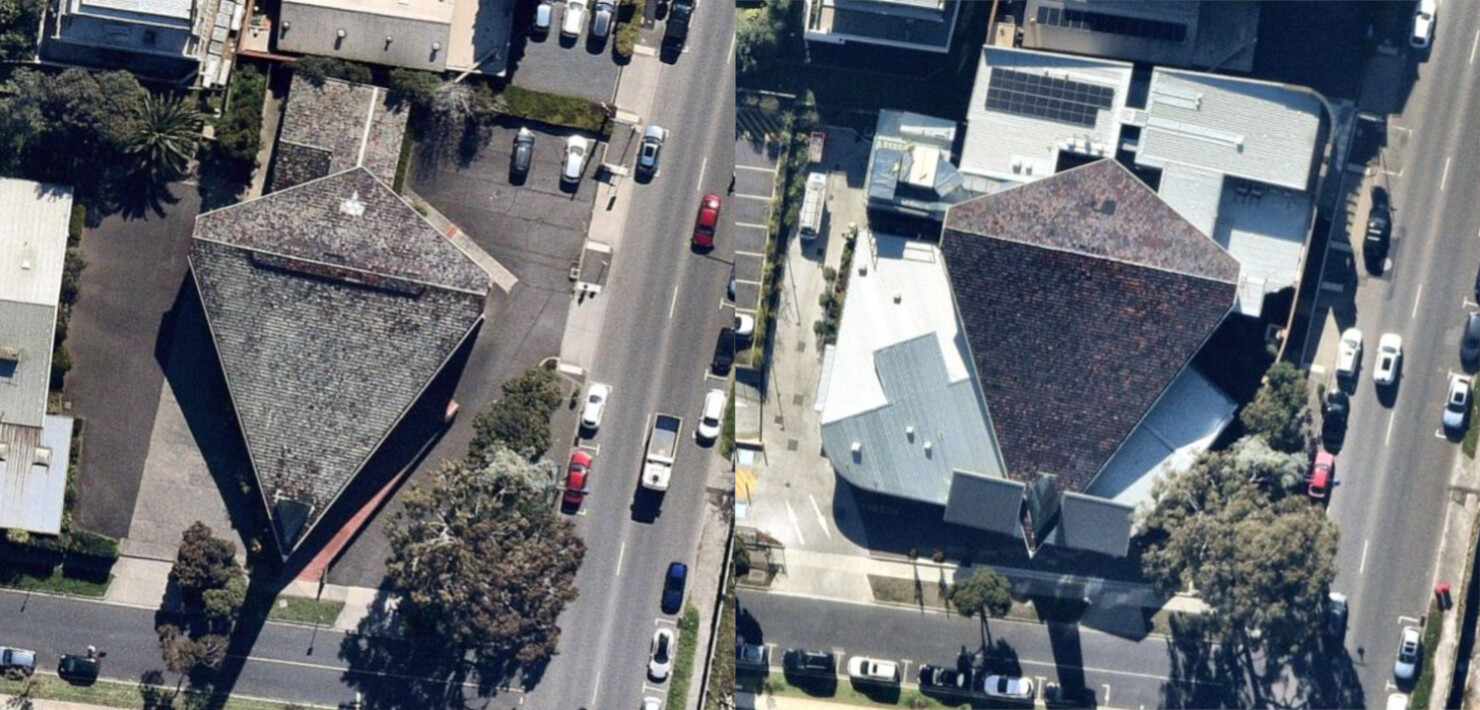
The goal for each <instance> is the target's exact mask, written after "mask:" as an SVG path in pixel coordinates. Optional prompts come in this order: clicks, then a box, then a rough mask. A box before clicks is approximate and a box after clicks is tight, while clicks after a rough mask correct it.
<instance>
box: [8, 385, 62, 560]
mask: <svg viewBox="0 0 1480 710" xmlns="http://www.w3.org/2000/svg"><path fill="white" fill-rule="evenodd" d="M71 456H72V417H69V416H66V415H58V414H48V415H46V417H45V419H44V421H43V423H42V424H41V425H40V426H39V427H33V426H17V425H14V424H4V423H0V528H6V529H19V530H27V531H30V532H34V533H43V534H46V535H56V534H58V533H60V532H61V531H62V509H63V508H64V507H65V505H64V503H65V502H66V497H67V466H68V463H69V462H70V461H71V460H72V458H71Z"/></svg>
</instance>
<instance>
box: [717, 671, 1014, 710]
mask: <svg viewBox="0 0 1480 710" xmlns="http://www.w3.org/2000/svg"><path fill="white" fill-rule="evenodd" d="M737 684H738V685H739V686H740V687H742V688H745V689H747V690H750V691H752V692H754V693H756V694H757V695H760V694H765V695H772V696H780V697H783V698H805V699H807V700H820V701H823V702H828V703H837V704H838V705H839V706H840V707H842V706H848V707H871V708H920V709H922V710H925V709H928V708H992V707H999V706H998V705H996V704H992V703H991V702H990V701H988V700H987V699H985V698H954V697H949V696H944V695H936V694H932V695H926V694H924V693H921V692H920V691H919V690H917V689H914V688H904V687H892V688H880V689H878V690H873V691H870V692H867V693H865V692H863V691H861V690H859V689H858V688H857V687H854V685H853V684H852V683H851V682H849V681H848V680H847V679H839V681H838V683H837V688H836V689H834V690H833V691H832V692H831V694H827V695H818V694H817V693H816V691H815V690H808V689H803V688H799V687H796V686H793V685H791V684H789V683H787V682H786V680H785V679H783V678H780V677H767V678H766V679H764V680H759V679H750V678H747V679H742V680H740V681H737ZM1018 707H1022V706H1018Z"/></svg>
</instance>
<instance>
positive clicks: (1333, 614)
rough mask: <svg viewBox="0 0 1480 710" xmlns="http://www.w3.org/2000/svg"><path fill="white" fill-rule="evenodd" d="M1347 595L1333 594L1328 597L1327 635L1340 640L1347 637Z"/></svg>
mask: <svg viewBox="0 0 1480 710" xmlns="http://www.w3.org/2000/svg"><path fill="white" fill-rule="evenodd" d="M1347 611H1348V609H1347V606H1346V595H1345V594H1337V593H1336V592H1331V593H1330V594H1329V595H1328V596H1327V597H1326V635H1327V636H1330V637H1331V638H1334V639H1340V638H1341V637H1343V636H1345V635H1346V616H1347Z"/></svg>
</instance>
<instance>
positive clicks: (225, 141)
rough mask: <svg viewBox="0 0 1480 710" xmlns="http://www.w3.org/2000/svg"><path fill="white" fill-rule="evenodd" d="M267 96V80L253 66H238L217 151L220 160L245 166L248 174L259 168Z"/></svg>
mask: <svg viewBox="0 0 1480 710" xmlns="http://www.w3.org/2000/svg"><path fill="white" fill-rule="evenodd" d="M266 96H267V77H266V76H263V74H262V72H261V71H258V69H257V68H256V67H254V66H252V65H250V64H248V65H245V66H242V67H239V68H238V69H237V72H236V77H235V78H234V79H232V87H231V101H230V103H228V104H227V105H226V114H225V115H224V116H222V117H221V120H220V122H218V123H217V124H216V143H215V146H214V148H213V150H214V151H217V152H219V154H220V157H224V158H227V159H229V160H232V161H235V162H237V163H241V164H243V165H244V166H245V167H246V168H247V172H251V168H254V167H256V164H257V151H258V149H259V148H260V147H261V143H262V101H263V99H265V98H266Z"/></svg>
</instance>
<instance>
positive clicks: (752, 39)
mask: <svg viewBox="0 0 1480 710" xmlns="http://www.w3.org/2000/svg"><path fill="white" fill-rule="evenodd" d="M789 11H790V9H789V8H788V2H787V0H766V1H765V3H764V4H763V5H762V6H761V7H758V8H750V9H744V10H741V9H736V10H735V62H736V68H737V69H738V70H739V72H740V73H741V74H748V73H750V72H752V71H755V70H756V69H759V68H760V67H761V65H762V64H764V63H765V62H767V61H769V60H770V59H772V58H773V57H775V56H776V44H777V42H778V41H779V40H780V38H781V35H782V33H783V32H785V30H786V14H787V13H788V12H789Z"/></svg>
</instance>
